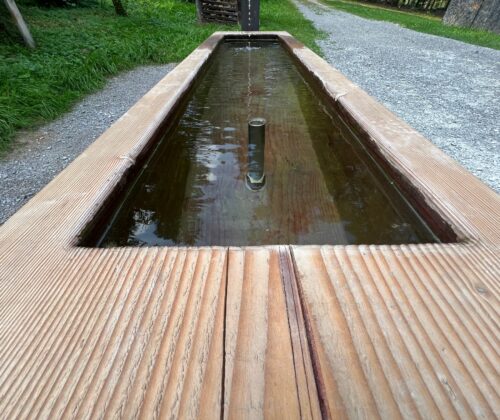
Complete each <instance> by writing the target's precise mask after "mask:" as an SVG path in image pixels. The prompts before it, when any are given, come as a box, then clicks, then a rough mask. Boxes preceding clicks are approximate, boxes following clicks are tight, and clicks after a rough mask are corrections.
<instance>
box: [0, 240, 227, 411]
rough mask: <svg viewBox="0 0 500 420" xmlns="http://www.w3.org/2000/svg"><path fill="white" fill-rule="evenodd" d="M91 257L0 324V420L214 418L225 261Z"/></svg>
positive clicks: (192, 255)
mask: <svg viewBox="0 0 500 420" xmlns="http://www.w3.org/2000/svg"><path fill="white" fill-rule="evenodd" d="M92 254H93V255H94V257H95V258H92V257H90V258H81V261H80V262H79V263H77V265H79V266H80V269H79V270H78V269H77V270H68V271H64V270H63V271H61V272H60V273H57V272H51V273H45V275H42V276H41V277H38V278H37V281H38V282H39V283H41V284H43V283H44V282H45V280H47V284H49V283H51V282H52V285H51V288H50V291H49V293H47V294H46V295H44V296H43V298H41V299H39V300H38V301H36V302H34V303H33V305H34V306H33V307H31V308H25V313H26V315H25V314H24V313H21V314H19V315H18V319H17V320H16V322H17V323H19V325H21V324H23V322H24V321H26V319H25V318H28V321H30V322H28V323H27V324H25V325H26V329H20V330H16V325H15V324H14V325H12V324H10V325H7V326H6V328H1V327H3V326H4V325H5V324H3V323H2V324H0V331H1V333H2V334H4V333H7V334H4V335H3V336H4V337H6V339H5V340H2V342H1V344H0V351H1V354H0V358H1V360H2V364H1V376H0V380H1V382H0V407H1V414H0V417H2V418H14V417H20V418H26V417H30V418H32V417H42V418H60V417H64V418H67V417H79V418H95V417H103V416H105V417H113V418H115V417H126V418H134V417H138V416H145V417H148V418H160V417H164V416H165V415H167V416H174V417H184V418H194V417H198V416H199V417H203V418H220V416H221V390H222V374H223V369H222V365H223V324H224V323H223V317H224V302H225V280H226V254H227V253H226V251H225V250H223V249H221V250H218V249H213V250H211V249H199V250H194V249H191V250H186V249H161V250H160V249H148V250H137V249H136V250H130V249H123V250H111V251H104V250H101V251H100V253H99V254H95V253H92ZM53 279H54V281H52V280H53ZM60 291H61V293H59V292H60ZM9 332H10V334H9Z"/></svg>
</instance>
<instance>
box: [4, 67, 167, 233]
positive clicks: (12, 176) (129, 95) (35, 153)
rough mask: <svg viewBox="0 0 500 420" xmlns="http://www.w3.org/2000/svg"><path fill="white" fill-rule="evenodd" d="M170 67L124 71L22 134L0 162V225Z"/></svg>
mask: <svg viewBox="0 0 500 420" xmlns="http://www.w3.org/2000/svg"><path fill="white" fill-rule="evenodd" d="M174 67H175V64H166V65H161V66H145V67H139V68H137V69H135V70H132V71H130V72H127V73H122V74H120V75H118V76H116V77H114V78H112V79H110V80H109V82H108V83H107V85H106V87H105V88H104V89H102V90H101V91H99V92H97V93H95V94H92V95H90V96H88V97H86V98H85V99H84V100H83V101H81V102H79V103H78V104H77V105H76V106H75V107H74V108H73V110H72V111H71V112H69V113H67V114H65V115H64V116H62V117H61V118H59V119H57V120H55V121H53V122H52V123H49V124H47V125H45V126H43V127H41V128H40V129H38V130H36V131H34V132H26V133H21V134H20V135H19V136H18V138H17V140H16V141H17V142H18V143H19V145H18V147H16V150H15V151H14V152H13V153H11V154H9V155H8V156H6V157H5V158H4V159H2V160H0V225H1V224H3V223H4V222H5V221H6V220H7V219H8V218H9V217H10V216H11V215H12V214H13V213H15V212H16V211H17V210H18V209H19V208H20V207H21V206H22V205H23V204H24V203H26V202H27V201H28V200H29V199H30V198H31V197H32V196H33V195H35V194H36V193H37V192H38V191H40V190H41V189H42V188H43V187H44V186H45V185H46V184H47V183H49V182H50V181H51V180H52V178H54V177H55V176H56V175H57V174H58V173H59V172H60V171H62V170H63V169H64V168H65V167H66V166H68V165H69V163H70V162H71V161H72V160H73V159H74V158H75V157H77V156H78V155H79V154H80V153H81V152H83V151H84V150H85V149H86V148H87V146H88V145H89V144H90V143H92V142H93V141H94V140H95V139H96V138H97V137H99V135H101V134H102V133H103V132H104V131H105V130H106V129H107V128H108V127H109V126H110V125H111V124H112V123H113V122H115V121H116V120H117V119H118V118H120V117H121V116H122V115H123V114H124V113H125V112H126V111H127V110H128V109H129V108H130V107H131V106H132V105H133V104H134V103H135V102H137V100H139V99H140V98H141V97H142V96H143V95H144V94H145V93H146V92H147V91H148V90H149V89H151V88H152V87H153V86H154V85H155V84H156V83H157V82H158V81H160V79H162V78H163V77H164V76H165V75H166V74H167V73H168V72H169V71H170V70H172V69H173V68H174Z"/></svg>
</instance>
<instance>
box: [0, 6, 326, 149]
mask: <svg viewBox="0 0 500 420" xmlns="http://www.w3.org/2000/svg"><path fill="white" fill-rule="evenodd" d="M127 3H128V5H127V6H128V7H127V10H128V12H129V15H130V16H129V17H125V18H124V17H118V16H116V15H115V13H114V10H113V8H112V7H111V4H108V3H104V4H97V3H94V4H90V5H89V6H87V7H76V8H62V9H56V8H52V9H43V8H42V9H41V8H38V7H35V6H32V5H31V6H30V5H27V4H22V3H20V4H19V6H20V8H21V10H22V12H23V15H24V18H25V19H26V21H27V22H28V24H29V26H30V29H31V32H32V34H33V37H34V39H35V41H36V43H37V48H36V50H34V51H31V50H29V49H27V48H25V47H23V45H22V44H21V43H20V39H19V38H18V37H17V36H16V32H15V30H13V28H12V27H10V26H9V25H6V27H4V28H3V29H2V28H1V27H0V153H1V152H5V151H6V150H8V149H9V147H10V144H11V140H12V138H13V136H14V134H15V132H16V130H18V129H22V128H32V127H35V126H37V125H39V124H41V123H44V122H47V121H49V120H52V119H54V118H55V117H57V116H59V115H60V114H62V113H63V112H65V111H67V110H69V109H70V107H71V106H72V105H73V104H74V103H75V102H76V101H77V100H78V99H80V98H81V97H82V96H83V95H85V94H88V93H90V92H93V91H96V90H97V89H99V88H102V87H103V85H104V83H105V81H106V78H107V77H109V76H111V75H114V74H116V73H118V72H120V71H123V70H127V69H131V68H133V67H135V66H138V65H143V64H160V63H169V62H178V61H181V60H182V59H184V58H185V57H186V56H187V55H188V54H189V53H190V52H191V51H192V50H193V49H194V48H196V47H197V46H198V45H199V44H200V43H201V42H202V41H203V40H204V39H206V38H207V37H208V36H209V35H211V34H212V33H213V32H214V31H219V30H236V29H238V28H237V27H236V26H224V25H213V24H210V25H200V24H198V23H197V21H196V9H195V6H194V4H191V3H187V2H184V1H181V0H134V1H133V2H132V1H130V2H127ZM0 4H1V3H0ZM261 7H262V12H261V22H262V29H265V30H288V31H289V32H291V33H292V34H293V35H295V36H296V37H297V38H298V39H300V40H301V41H302V42H304V43H305V44H306V45H308V46H309V47H311V48H313V49H314V50H316V51H318V47H317V46H316V44H315V39H316V38H318V37H319V36H320V33H319V32H317V31H316V30H315V29H314V27H313V26H312V24H311V23H310V22H308V21H307V20H306V19H305V18H304V17H303V16H302V15H301V14H300V12H299V11H298V10H297V9H296V8H295V7H294V6H293V5H292V4H291V3H290V1H289V0H263V1H262V5H261ZM3 12H4V11H3V10H0V14H2V13H3ZM0 23H1V22H0Z"/></svg>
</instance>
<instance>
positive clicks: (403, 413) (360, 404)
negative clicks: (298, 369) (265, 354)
mask: <svg viewBox="0 0 500 420" xmlns="http://www.w3.org/2000/svg"><path fill="white" fill-rule="evenodd" d="M293 255H294V258H295V262H296V267H295V268H296V271H297V276H298V283H299V290H300V296H301V298H302V302H303V306H304V313H305V318H306V324H307V327H308V329H307V330H308V332H309V340H310V343H311V345H312V347H313V349H312V357H313V359H314V366H315V368H316V370H315V373H316V375H317V381H318V382H319V383H320V384H321V386H320V388H319V393H320V399H321V400H322V402H323V404H324V406H325V409H326V410H327V413H328V415H329V416H333V417H344V416H345V417H351V418H377V417H380V418H399V417H404V418H418V417H422V418H440V417H441V418H455V417H468V418H473V417H474V418H480V417H483V418H494V416H495V413H498V412H499V411H500V396H499V394H498V390H499V389H500V380H499V371H498V366H500V355H499V352H498V349H499V348H500V341H499V340H498V333H499V330H498V324H497V325H496V327H493V330H491V332H492V333H493V336H489V337H488V338H487V337H486V336H485V334H484V333H487V331H488V328H487V326H485V325H484V323H483V322H482V314H478V313H476V310H475V308H476V307H477V305H475V307H471V306H470V305H464V301H462V302H460V304H459V302H455V303H456V305H452V304H451V302H453V301H448V296H450V295H451V293H450V290H448V294H447V295H446V296H447V297H446V298H445V297H444V295H442V292H443V291H444V290H446V289H447V288H449V287H455V285H451V284H449V282H450V279H453V282H454V283H457V282H458V284H459V285H460V286H459V287H460V289H458V290H459V291H460V293H461V294H462V298H463V297H466V300H467V301H468V302H474V301H475V302H476V304H480V301H481V300H482V299H483V298H482V297H481V296H480V295H479V294H478V293H477V292H472V293H471V292H470V291H469V290H467V289H466V288H464V287H466V283H467V277H464V276H457V275H456V274H455V273H453V268H452V267H451V266H449V267H443V268H441V270H439V271H437V270H436V271H434V269H433V266H435V265H439V264H442V263H443V260H444V258H443V257H442V256H440V255H436V254H434V253H431V252H429V248H428V247H402V248H400V247H347V248H346V247H322V248H309V249H306V248H301V247H294V248H293ZM461 265H462V266H464V265H465V266H468V264H467V263H464V260H463V259H462V261H461ZM470 268H471V270H472V271H473V272H474V275H475V278H476V279H477V280H478V281H480V279H484V278H486V277H487V276H485V275H484V274H483V270H481V268H480V267H478V266H477V265H473V266H470ZM497 268H498V267H497ZM443 269H444V270H443ZM431 272H432V275H431V277H429V274H430V273H431ZM311 279H315V281H311ZM458 290H457V291H458ZM487 290H488V300H489V303H490V305H491V306H490V307H489V310H490V311H492V313H491V315H493V318H492V319H496V320H498V317H499V313H500V305H499V299H498V297H499V296H498V293H494V292H493V290H492V289H491V288H488V289H487ZM455 293H456V292H455ZM455 296H457V295H455ZM450 297H451V296H450Z"/></svg>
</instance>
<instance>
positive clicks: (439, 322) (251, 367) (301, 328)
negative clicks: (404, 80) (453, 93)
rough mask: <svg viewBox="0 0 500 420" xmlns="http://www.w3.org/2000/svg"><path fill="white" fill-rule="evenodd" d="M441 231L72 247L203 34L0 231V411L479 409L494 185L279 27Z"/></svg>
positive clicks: (499, 299)
mask: <svg viewBox="0 0 500 420" xmlns="http://www.w3.org/2000/svg"><path fill="white" fill-rule="evenodd" d="M280 37H282V39H283V40H284V42H285V43H287V45H289V46H290V48H293V49H294V51H295V54H296V55H297V57H299V59H300V57H302V58H303V59H304V60H306V61H307V63H308V65H309V66H310V67H311V68H312V69H313V70H314V71H315V73H316V74H317V75H321V77H322V78H323V80H324V81H325V86H327V87H328V89H330V90H331V92H332V95H335V94H338V93H343V92H346V91H348V92H349V93H348V94H347V95H345V96H343V97H341V98H340V99H339V102H340V103H341V104H342V106H344V107H345V109H347V110H348V111H349V112H350V113H352V114H353V115H355V116H356V118H357V119H358V120H359V121H361V123H362V124H364V125H365V126H366V128H367V130H369V132H370V139H371V140H370V141H373V142H375V144H376V145H377V147H379V150H380V153H381V154H382V155H383V156H385V158H386V159H387V160H388V161H389V162H390V163H391V165H393V166H394V167H395V168H397V169H398V171H400V172H401V173H402V174H404V176H405V177H406V178H407V179H409V180H410V181H411V183H412V184H413V185H415V186H416V188H417V189H418V191H419V192H420V194H421V197H422V200H424V201H425V200H426V201H428V203H429V205H430V206H433V208H434V209H436V211H437V212H438V213H439V214H441V215H442V216H443V217H444V218H446V220H449V221H450V222H451V223H452V226H453V228H454V230H455V231H456V233H457V236H458V237H459V239H460V242H459V243H455V244H436V245H418V246H417V245H407V246H406V245H405V246H335V247H332V246H323V247H317V246H308V247H300V246H293V245H291V246H280V247H252V248H227V247H211V248H190V249H189V248H142V249H139V248H119V249H118V248H117V249H90V248H81V247H77V246H75V243H76V239H77V236H78V235H79V233H80V232H81V230H82V229H83V228H84V227H85V226H86V224H87V222H88V221H89V220H91V219H92V218H93V217H94V215H95V213H96V211H97V210H98V209H99V207H100V206H101V205H102V203H103V201H104V200H105V198H106V197H107V196H108V195H109V193H110V192H111V191H112V190H113V188H114V187H115V186H116V185H117V184H118V183H119V182H120V180H121V179H122V177H123V174H124V173H125V172H126V171H127V169H128V168H129V167H130V165H131V164H132V161H133V160H134V159H135V158H136V156H137V155H138V153H140V151H141V150H142V149H143V148H144V147H145V145H146V144H147V142H148V139H149V137H150V136H151V133H152V132H154V130H155V129H156V127H157V125H158V124H159V123H160V122H161V121H162V120H163V119H164V118H165V116H166V115H168V113H169V112H170V108H171V107H172V106H173V105H174V104H175V102H176V100H177V99H178V98H179V96H181V95H182V92H183V91H185V89H186V88H187V84H188V83H189V80H190V79H192V78H194V77H195V75H196V72H197V70H198V69H199V67H200V66H201V64H202V63H203V61H204V60H206V58H207V57H208V56H209V53H210V51H211V48H213V47H214V45H215V44H216V42H217V40H218V39H221V38H222V35H220V34H217V35H215V37H214V38H212V39H211V41H210V42H208V43H205V44H204V45H203V46H202V47H201V48H200V49H198V50H196V51H195V52H194V53H193V54H192V55H191V56H190V57H188V59H187V60H186V61H185V62H183V63H181V64H179V66H178V67H177V69H176V70H175V71H174V72H172V73H171V74H169V75H168V76H167V77H166V78H165V79H163V80H162V81H161V82H160V84H159V85H158V86H156V87H155V88H154V89H153V90H152V91H151V92H150V93H149V94H147V95H146V96H145V97H144V98H143V99H142V100H141V101H140V102H139V103H138V104H137V105H136V106H135V107H134V108H132V109H131V110H130V111H129V112H127V114H126V115H125V116H123V117H122V118H121V119H120V120H119V121H118V122H117V123H116V124H115V125H114V126H113V127H112V128H111V129H110V130H108V131H107V132H106V133H105V134H104V135H103V136H102V137H101V138H100V139H98V140H97V141H96V142H95V143H94V144H93V145H91V146H90V147H89V149H87V150H86V151H85V152H84V153H83V154H82V155H81V156H80V157H78V158H77V159H76V160H75V161H74V162H73V163H72V164H71V165H70V166H69V167H68V168H67V169H66V170H65V171H63V172H62V173H61V174H60V175H58V176H57V177H56V178H55V179H54V181H52V182H51V183H50V184H49V185H48V186H47V187H46V188H44V189H43V190H42V191H41V192H40V193H39V194H37V195H36V196H35V197H33V198H32V199H31V200H30V202H29V203H28V204H27V205H26V206H24V207H23V208H22V209H21V210H20V211H19V212H18V213H16V214H15V215H14V216H13V217H12V218H11V219H9V220H8V221H7V222H6V223H5V225H3V226H2V227H1V228H0V418H5V419H12V418H47V419H54V418H118V417H121V418H138V417H147V418H165V417H172V418H217V419H220V418H222V417H223V418H238V419H239V418H263V417H268V418H370V419H372V418H408V419H410V418H411V419H413V418H446V419H449V418H495V416H497V415H498V413H499V412H500V397H499V390H500V379H499V378H500V374H499V366H500V355H499V349H500V283H499V279H500V269H499V265H500V264H499V261H500V256H499V252H500V230H499V226H500V198H499V197H498V196H497V195H496V194H495V193H494V192H493V191H491V190H490V189H489V188H488V187H487V186H485V185H484V184H482V183H481V182H479V181H478V180H477V179H476V178H474V177H473V176H472V175H471V174H469V173H468V172H467V171H465V170H464V169H463V168H461V167H460V166H459V165H458V164H456V163H455V162H454V161H452V160H451V159H450V158H448V157H447V156H446V155H444V154H443V153H442V152H440V151H439V150H437V149H436V148H435V147H434V146H432V145H431V144H430V143H429V142H428V141H426V140H425V139H424V138H423V137H421V136H420V135H419V134H418V133H415V132H414V131H413V130H411V129H410V128H409V127H408V126H406V125H405V124H404V123H403V122H401V121H399V120H398V119H397V118H396V117H394V116H393V115H392V114H390V113H389V112H388V111H386V110H385V109H384V108H383V107H382V106H381V105H379V104H377V103H376V102H375V101H374V100H373V99H371V98H370V97H369V96H368V95H366V94H365V93H363V92H362V91H361V90H360V89H359V88H356V87H354V86H353V85H352V84H350V82H349V81H347V80H346V79H345V78H343V76H342V75H340V74H339V73H338V72H336V71H335V70H333V69H331V68H330V67H329V66H327V65H326V64H325V63H324V62H323V61H322V60H321V59H319V58H317V57H316V56H315V55H313V53H312V52H309V51H308V50H307V49H305V48H302V47H300V45H298V44H297V43H296V41H294V40H293V39H292V38H289V37H288V35H286V34H280Z"/></svg>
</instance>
